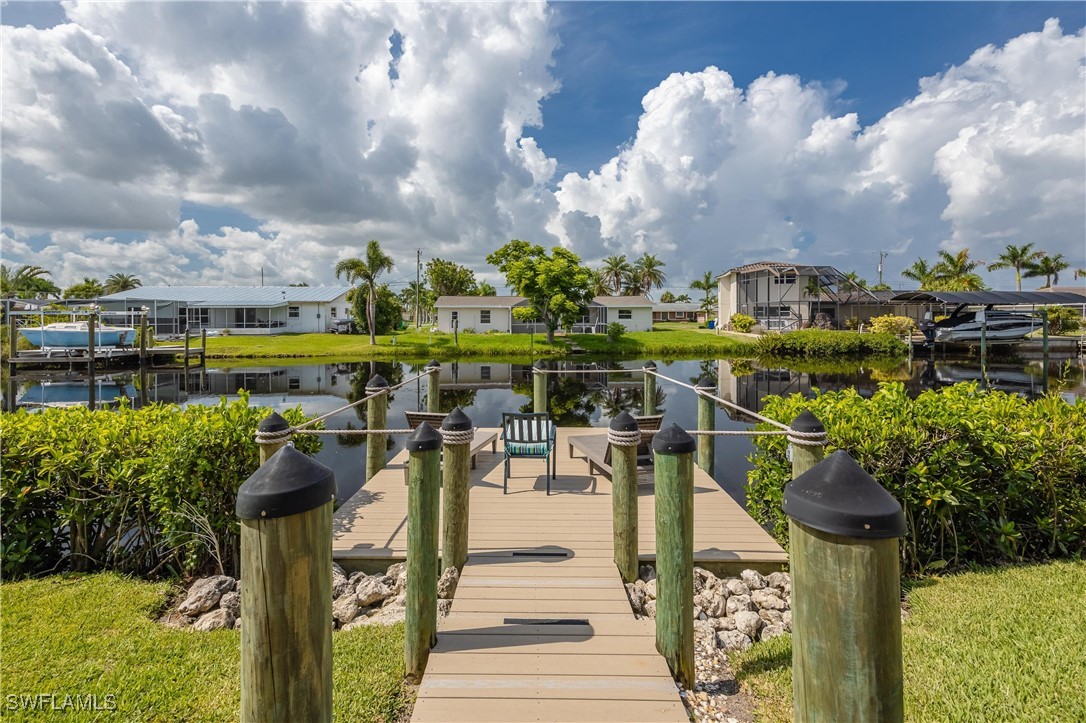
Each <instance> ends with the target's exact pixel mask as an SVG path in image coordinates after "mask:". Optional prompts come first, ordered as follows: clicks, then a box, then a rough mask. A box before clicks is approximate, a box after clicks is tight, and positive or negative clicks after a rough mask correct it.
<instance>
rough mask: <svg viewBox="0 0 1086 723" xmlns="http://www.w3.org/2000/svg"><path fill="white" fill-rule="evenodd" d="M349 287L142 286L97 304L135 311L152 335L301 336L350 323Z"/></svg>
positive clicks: (103, 307)
mask: <svg viewBox="0 0 1086 723" xmlns="http://www.w3.org/2000/svg"><path fill="white" fill-rule="evenodd" d="M350 290H351V289H350V287H349V286H141V287H138V288H135V289H129V290H128V291H120V292H118V293H116V294H109V295H108V296H103V297H101V298H100V299H98V304H99V305H100V306H101V308H102V310H103V311H124V312H139V311H141V310H142V309H143V308H146V309H147V323H148V324H150V325H151V326H152V327H154V329H155V333H156V334H180V333H182V332H184V331H185V329H188V330H190V331H198V330H200V329H208V330H215V331H226V332H228V333H230V334H237V335H245V334H250V335H271V334H304V333H313V332H324V331H330V330H331V329H332V324H333V323H334V322H335V320H336V319H342V318H349V317H350V315H351V309H350V304H348V303H347V292H349V291H350Z"/></svg>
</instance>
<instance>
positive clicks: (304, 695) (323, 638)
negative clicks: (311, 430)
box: [235, 445, 336, 721]
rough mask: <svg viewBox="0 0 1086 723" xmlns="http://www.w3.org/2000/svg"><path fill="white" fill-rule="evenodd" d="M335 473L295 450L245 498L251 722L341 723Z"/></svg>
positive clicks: (274, 463) (245, 650) (244, 699)
mask: <svg viewBox="0 0 1086 723" xmlns="http://www.w3.org/2000/svg"><path fill="white" fill-rule="evenodd" d="M335 496H336V478H335V475H334V474H333V473H332V470H330V469H328V468H327V467H325V466H324V465H323V464H320V463H319V462H316V461H314V460H312V459H310V458H309V457H307V456H306V455H304V454H302V453H301V452H299V451H297V450H296V449H294V447H293V446H292V445H290V446H287V447H284V448H283V449H281V450H280V451H279V452H277V453H276V454H275V455H274V456H273V457H272V458H271V459H270V460H268V463H267V464H266V465H264V466H263V467H261V468H260V469H258V470H257V471H256V472H254V473H253V475H252V476H251V477H249V479H247V480H246V481H245V482H244V483H243V484H242V485H241V488H240V489H239V490H238V498H237V504H236V507H235V509H236V512H237V515H238V517H239V518H241V580H242V582H241V720H243V721H303V720H304V721H331V720H332V505H333V503H334V501H335Z"/></svg>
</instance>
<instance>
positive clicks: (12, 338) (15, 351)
mask: <svg viewBox="0 0 1086 723" xmlns="http://www.w3.org/2000/svg"><path fill="white" fill-rule="evenodd" d="M17 356H19V330H18V325H17V324H16V323H15V315H14V314H12V313H11V311H10V310H9V311H8V359H14V358H15V357H17Z"/></svg>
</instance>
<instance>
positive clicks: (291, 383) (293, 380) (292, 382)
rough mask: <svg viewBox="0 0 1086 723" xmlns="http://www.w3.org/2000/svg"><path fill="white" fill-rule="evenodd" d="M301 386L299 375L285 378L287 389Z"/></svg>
mask: <svg viewBox="0 0 1086 723" xmlns="http://www.w3.org/2000/svg"><path fill="white" fill-rule="evenodd" d="M301 388H302V378H301V377H290V378H288V379H287V389H291V390H295V389H301Z"/></svg>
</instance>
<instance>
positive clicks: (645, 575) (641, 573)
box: [637, 565, 656, 582]
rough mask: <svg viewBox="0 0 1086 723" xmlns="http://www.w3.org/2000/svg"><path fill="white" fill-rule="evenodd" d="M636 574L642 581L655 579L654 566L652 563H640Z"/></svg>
mask: <svg viewBox="0 0 1086 723" xmlns="http://www.w3.org/2000/svg"><path fill="white" fill-rule="evenodd" d="M637 576H638V577H639V578H640V579H641V580H642V581H643V582H648V581H649V580H655V579H656V568H654V567H653V566H652V565H642V566H641V567H640V568H639V569H638V571H637Z"/></svg>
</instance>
